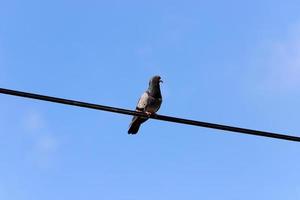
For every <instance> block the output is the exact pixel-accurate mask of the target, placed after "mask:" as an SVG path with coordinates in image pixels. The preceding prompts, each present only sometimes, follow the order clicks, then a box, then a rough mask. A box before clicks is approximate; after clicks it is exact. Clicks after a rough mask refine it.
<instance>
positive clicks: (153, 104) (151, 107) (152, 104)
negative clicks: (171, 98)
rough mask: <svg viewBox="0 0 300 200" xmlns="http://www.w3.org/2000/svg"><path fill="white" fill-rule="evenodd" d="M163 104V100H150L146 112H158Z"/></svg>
mask: <svg viewBox="0 0 300 200" xmlns="http://www.w3.org/2000/svg"><path fill="white" fill-rule="evenodd" d="M161 102H162V99H161V98H157V99H155V98H150V99H149V102H148V104H147V106H146V107H145V111H147V112H151V113H153V112H156V111H157V110H158V109H159V107H160V105H161Z"/></svg>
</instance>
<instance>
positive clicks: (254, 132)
mask: <svg viewBox="0 0 300 200" xmlns="http://www.w3.org/2000/svg"><path fill="white" fill-rule="evenodd" d="M0 93H2V94H7V95H13V96H19V97H25V98H31V99H38V100H42V101H49V102H54V103H61V104H66V105H71V106H78V107H84V108H90V109H96V110H102V111H107V112H114V113H119V114H125V115H135V116H140V117H148V118H152V119H156V120H162V121H168V122H174V123H181V124H187V125H193V126H200V127H205V128H212V129H219V130H224V131H231V132H237V133H244V134H249V135H256V136H263V137H269V138H276V139H282V140H289V141H295V142H300V137H297V136H292V135H284V134H279V133H272V132H266V131H259V130H253V129H247V128H240V127H234V126H227V125H221V124H215V123H208V122H202V121H196V120H190V119H183V118H177V117H171V116H166V115H158V114H153V115H150V116H148V115H147V114H145V113H143V112H136V111H132V110H127V109H123V108H116V107H110V106H104V105H99V104H92V103H86V102H82V101H75V100H70V99H63V98H57V97H52V96H45V95H40V94H34V93H28V92H22V91H16V90H10V89H5V88H0Z"/></svg>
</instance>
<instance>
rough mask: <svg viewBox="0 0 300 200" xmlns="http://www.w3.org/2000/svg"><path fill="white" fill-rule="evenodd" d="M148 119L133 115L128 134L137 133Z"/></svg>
mask: <svg viewBox="0 0 300 200" xmlns="http://www.w3.org/2000/svg"><path fill="white" fill-rule="evenodd" d="M146 120H147V119H144V118H141V117H136V116H135V117H133V119H132V122H131V124H130V126H129V129H128V134H137V132H138V131H139V128H140V126H141V124H142V123H143V122H145V121H146Z"/></svg>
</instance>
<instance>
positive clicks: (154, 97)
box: [128, 76, 163, 134]
mask: <svg viewBox="0 0 300 200" xmlns="http://www.w3.org/2000/svg"><path fill="white" fill-rule="evenodd" d="M162 82H163V81H162V80H161V77H160V76H153V77H152V78H151V79H150V81H149V88H148V90H147V91H146V92H144V93H143V94H142V96H141V98H140V99H139V101H138V103H137V106H136V111H137V112H144V113H146V114H147V115H148V116H150V115H152V114H155V113H156V112H157V111H158V109H159V108H160V105H161V103H162V96H161V92H160V85H159V84H160V83H162ZM147 120H148V118H147V117H139V116H134V117H133V118H132V121H131V123H130V126H129V129H128V134H136V133H137V132H138V131H139V128H140V126H141V124H142V123H144V122H145V121H147Z"/></svg>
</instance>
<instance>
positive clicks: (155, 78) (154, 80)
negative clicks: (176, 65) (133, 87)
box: [149, 75, 163, 85]
mask: <svg viewBox="0 0 300 200" xmlns="http://www.w3.org/2000/svg"><path fill="white" fill-rule="evenodd" d="M162 82H163V81H162V80H161V77H160V76H158V75H156V76H153V77H152V78H151V79H150V81H149V85H159V83H162Z"/></svg>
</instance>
